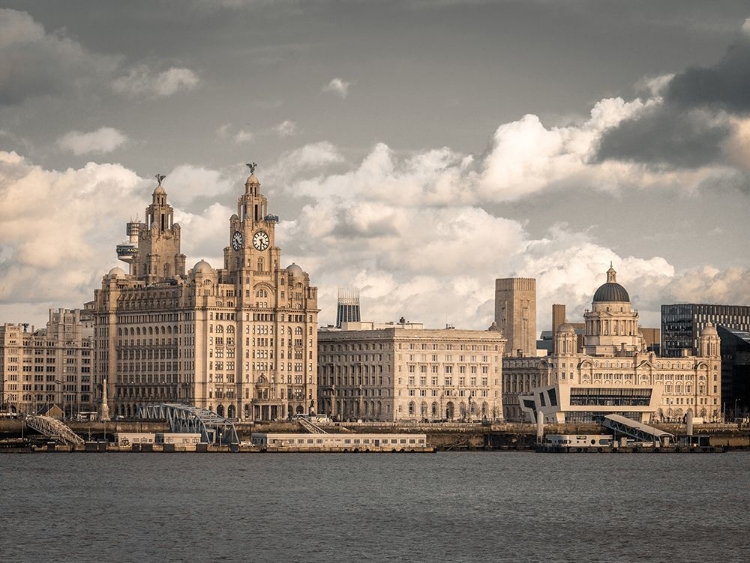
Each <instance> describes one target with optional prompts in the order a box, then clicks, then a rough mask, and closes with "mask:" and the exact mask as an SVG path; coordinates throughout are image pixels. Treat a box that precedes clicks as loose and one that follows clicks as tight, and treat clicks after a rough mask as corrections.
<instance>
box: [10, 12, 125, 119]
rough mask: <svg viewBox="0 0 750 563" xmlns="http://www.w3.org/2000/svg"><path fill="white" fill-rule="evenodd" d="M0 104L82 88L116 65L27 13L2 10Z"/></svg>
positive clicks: (15, 102)
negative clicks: (48, 27)
mask: <svg viewBox="0 0 750 563" xmlns="http://www.w3.org/2000/svg"><path fill="white" fill-rule="evenodd" d="M0 37H1V38H0V104H4V105H12V104H18V103H21V102H23V101H25V100H26V99H27V98H30V97H35V96H44V95H56V94H61V93H64V92H68V91H71V90H74V89H75V88H81V87H83V86H84V84H85V82H86V81H87V80H89V79H95V77H96V75H97V74H98V73H100V72H106V71H108V70H111V69H113V68H114V66H115V64H116V62H115V59H114V58H112V57H106V56H99V55H94V54H92V53H89V52H87V51H86V50H85V49H84V48H83V47H81V45H80V44H78V43H77V42H75V41H73V40H71V39H69V38H66V37H64V36H62V35H58V34H48V33H45V30H44V28H43V27H42V26H41V25H39V24H38V23H37V22H35V21H34V20H33V19H32V18H31V16H30V15H29V14H27V13H26V12H19V11H16V10H8V9H0Z"/></svg>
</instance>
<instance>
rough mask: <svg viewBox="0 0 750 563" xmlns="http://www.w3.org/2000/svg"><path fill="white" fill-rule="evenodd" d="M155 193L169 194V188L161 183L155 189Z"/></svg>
mask: <svg viewBox="0 0 750 563" xmlns="http://www.w3.org/2000/svg"><path fill="white" fill-rule="evenodd" d="M154 195H167V190H165V189H164V186H162V185H161V184H159V185H158V186H156V189H155V190H154Z"/></svg>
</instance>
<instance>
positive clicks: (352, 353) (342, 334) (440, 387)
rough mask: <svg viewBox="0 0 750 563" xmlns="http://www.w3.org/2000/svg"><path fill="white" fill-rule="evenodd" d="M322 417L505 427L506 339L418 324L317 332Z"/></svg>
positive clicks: (492, 333) (495, 334)
mask: <svg viewBox="0 0 750 563" xmlns="http://www.w3.org/2000/svg"><path fill="white" fill-rule="evenodd" d="M318 346H319V352H318V358H319V368H318V373H319V375H320V384H319V387H318V390H319V397H320V398H319V403H320V409H321V413H323V414H327V415H329V416H331V417H333V418H335V419H338V420H358V419H362V420H364V421H386V422H395V421H421V420H430V421H434V420H449V421H466V422H468V421H471V420H482V419H486V420H502V408H501V382H502V372H501V369H502V354H503V348H504V346H505V338H504V337H503V335H502V334H501V333H500V331H499V330H498V329H497V326H496V325H495V324H494V323H493V325H492V327H490V329H488V330H456V329H438V330H435V329H424V328H423V326H422V324H420V323H407V322H404V321H403V320H402V322H399V323H397V324H393V323H388V324H375V323H367V322H359V323H343V325H342V328H340V329H338V328H333V327H330V328H324V329H321V330H320V332H319V333H318Z"/></svg>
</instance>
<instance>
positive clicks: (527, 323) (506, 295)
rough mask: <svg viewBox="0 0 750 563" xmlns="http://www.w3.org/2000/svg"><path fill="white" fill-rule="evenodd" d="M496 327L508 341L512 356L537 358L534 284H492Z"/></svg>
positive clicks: (501, 281) (520, 281)
mask: <svg viewBox="0 0 750 563" xmlns="http://www.w3.org/2000/svg"><path fill="white" fill-rule="evenodd" d="M495 323H496V324H497V326H498V328H499V329H500V332H502V333H503V334H504V335H505V336H506V338H507V339H508V340H507V343H506V345H505V353H506V354H507V355H511V356H519V355H523V356H534V355H535V354H536V280H535V279H533V278H505V279H497V280H495Z"/></svg>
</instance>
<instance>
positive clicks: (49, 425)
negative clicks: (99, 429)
mask: <svg viewBox="0 0 750 563" xmlns="http://www.w3.org/2000/svg"><path fill="white" fill-rule="evenodd" d="M26 426H28V427H29V428H31V429H32V430H36V431H37V432H39V433H40V434H43V435H45V436H47V437H48V438H51V439H52V440H55V441H57V442H60V443H61V444H70V445H72V446H78V445H81V446H82V445H83V444H84V441H83V438H81V437H80V436H79V435H78V434H76V433H75V432H73V431H72V430H71V429H70V427H69V426H68V425H67V424H65V423H63V422H61V421H59V420H57V419H55V418H52V417H51V416H43V415H38V414H32V415H28V416H27V417H26Z"/></svg>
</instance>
